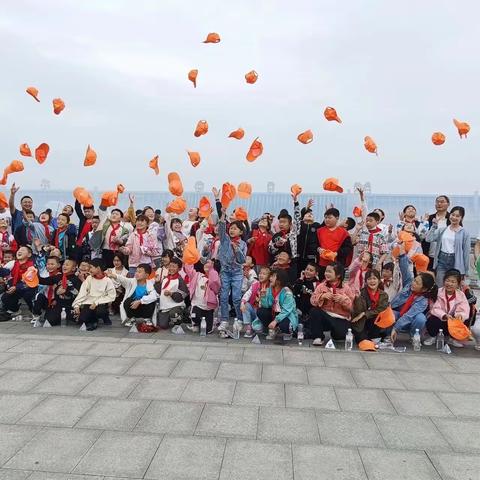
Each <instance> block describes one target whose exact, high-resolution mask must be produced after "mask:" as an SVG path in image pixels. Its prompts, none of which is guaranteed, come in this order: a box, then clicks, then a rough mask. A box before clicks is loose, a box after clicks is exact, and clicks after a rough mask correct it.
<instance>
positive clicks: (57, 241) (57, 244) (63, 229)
mask: <svg viewBox="0 0 480 480" xmlns="http://www.w3.org/2000/svg"><path fill="white" fill-rule="evenodd" d="M67 228H68V226H67V227H62V228H57V230H56V232H55V239H54V241H53V245H54V246H55V247H57V248H59V246H60V245H59V243H60V234H61V233H63V232H65V231H66V230H67Z"/></svg>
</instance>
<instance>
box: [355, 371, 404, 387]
mask: <svg viewBox="0 0 480 480" xmlns="http://www.w3.org/2000/svg"><path fill="white" fill-rule="evenodd" d="M351 373H352V375H353V378H354V379H355V382H356V384H357V385H358V386H359V387H362V388H400V389H402V390H403V389H405V387H404V386H403V384H402V382H400V380H399V379H398V377H397V376H396V375H395V372H392V371H390V370H367V369H365V370H351Z"/></svg>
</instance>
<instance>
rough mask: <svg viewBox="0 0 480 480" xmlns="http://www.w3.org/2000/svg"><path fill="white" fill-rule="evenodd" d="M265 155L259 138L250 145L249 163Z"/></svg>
mask: <svg viewBox="0 0 480 480" xmlns="http://www.w3.org/2000/svg"><path fill="white" fill-rule="evenodd" d="M262 153H263V144H262V142H261V141H260V140H259V139H258V137H257V138H256V139H255V140H254V141H253V142H252V144H251V145H250V150H249V151H248V153H247V160H248V161H249V162H253V161H255V160H256V159H257V158H258V157H259V156H260V155H261V154H262Z"/></svg>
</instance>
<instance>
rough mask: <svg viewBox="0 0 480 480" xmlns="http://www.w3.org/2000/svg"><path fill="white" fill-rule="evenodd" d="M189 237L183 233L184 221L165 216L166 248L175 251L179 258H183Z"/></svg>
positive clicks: (167, 214) (168, 215)
mask: <svg viewBox="0 0 480 480" xmlns="http://www.w3.org/2000/svg"><path fill="white" fill-rule="evenodd" d="M186 241H187V237H186V236H185V235H184V234H183V233H182V221H181V220H180V219H179V218H171V216H170V214H169V213H166V214H165V241H164V248H166V249H169V250H173V252H174V253H175V255H177V256H178V257H181V256H182V252H183V248H184V246H185V242H186Z"/></svg>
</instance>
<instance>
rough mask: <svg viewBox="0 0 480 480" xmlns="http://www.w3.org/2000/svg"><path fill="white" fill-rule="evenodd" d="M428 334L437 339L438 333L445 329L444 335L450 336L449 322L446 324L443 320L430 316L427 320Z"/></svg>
mask: <svg viewBox="0 0 480 480" xmlns="http://www.w3.org/2000/svg"><path fill="white" fill-rule="evenodd" d="M425 328H426V329H427V332H428V334H429V335H430V336H431V337H436V336H437V334H438V331H439V330H440V329H443V333H444V335H450V334H449V333H448V322H445V321H444V320H442V319H441V318H438V317H434V316H430V317H428V318H427V323H426V324H425Z"/></svg>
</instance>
